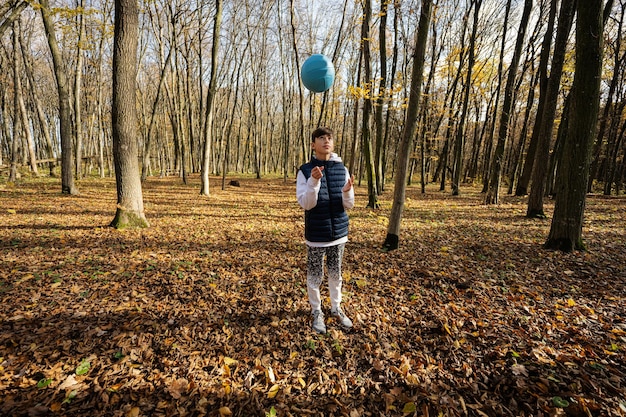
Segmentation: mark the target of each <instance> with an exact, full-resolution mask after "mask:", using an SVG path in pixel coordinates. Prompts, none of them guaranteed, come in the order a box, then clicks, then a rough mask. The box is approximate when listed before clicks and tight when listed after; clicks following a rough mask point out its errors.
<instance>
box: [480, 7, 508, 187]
mask: <svg viewBox="0 0 626 417" xmlns="http://www.w3.org/2000/svg"><path fill="white" fill-rule="evenodd" d="M510 12H511V0H507V2H506V9H505V12H504V23H503V25H502V43H501V44H500V57H499V59H498V85H497V86H496V97H495V99H494V102H493V112H492V114H493V117H492V118H491V123H490V124H489V137H488V138H487V144H486V145H485V152H484V167H483V192H487V191H488V189H489V180H490V175H489V171H490V164H491V151H492V147H493V136H494V133H495V130H496V120H497V118H496V115H497V114H498V107H499V106H500V93H501V91H502V77H503V73H504V51H505V47H506V37H507V36H506V35H507V32H508V27H509V15H510Z"/></svg>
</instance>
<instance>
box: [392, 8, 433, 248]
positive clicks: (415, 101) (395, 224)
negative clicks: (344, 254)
mask: <svg viewBox="0 0 626 417" xmlns="http://www.w3.org/2000/svg"><path fill="white" fill-rule="evenodd" d="M431 15H432V0H423V1H422V10H421V15H420V21H419V25H418V29H417V32H416V34H415V53H414V56H413V69H412V73H411V90H410V94H409V104H408V108H407V112H406V116H405V123H404V128H403V129H402V141H401V143H400V152H399V155H398V168H397V172H396V178H395V188H394V193H393V205H392V207H391V213H390V215H389V225H388V226H387V237H386V238H385V242H384V243H383V250H384V251H391V250H394V249H397V248H398V245H399V241H400V223H401V220H402V212H403V211H404V200H405V193H406V175H407V168H408V167H409V156H410V155H409V152H410V150H411V142H412V140H413V137H414V136H415V129H416V123H417V115H418V114H419V104H420V100H421V95H422V80H423V78H424V58H425V55H426V45H427V43H428V29H429V26H430V17H431Z"/></svg>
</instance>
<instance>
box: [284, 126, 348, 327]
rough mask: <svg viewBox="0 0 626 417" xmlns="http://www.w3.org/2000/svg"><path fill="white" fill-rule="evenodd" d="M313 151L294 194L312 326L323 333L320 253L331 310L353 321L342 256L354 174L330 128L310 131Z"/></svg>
mask: <svg viewBox="0 0 626 417" xmlns="http://www.w3.org/2000/svg"><path fill="white" fill-rule="evenodd" d="M311 147H312V149H313V157H312V158H311V161H310V162H308V163H306V164H304V165H302V166H301V167H300V169H299V171H298V177H297V185H296V196H297V198H298V203H299V204H300V206H301V207H302V208H303V209H304V237H305V239H306V245H307V251H308V252H307V277H306V281H307V293H308V296H309V303H310V305H311V311H312V315H313V324H312V327H313V330H315V331H316V332H318V333H326V324H325V323H324V313H323V312H322V300H321V296H320V285H321V284H322V281H323V279H324V255H326V267H327V269H328V290H329V292H330V303H331V310H330V312H331V315H333V316H334V317H335V318H336V319H337V320H338V322H339V324H340V325H341V326H342V327H344V328H346V329H349V328H351V327H352V321H351V320H350V319H349V318H348V317H347V316H346V315H345V313H344V312H343V310H342V309H341V283H342V277H341V262H342V258H343V251H344V247H345V245H346V242H347V241H348V214H347V213H346V210H347V209H351V208H352V207H354V188H353V184H354V177H351V176H350V173H349V172H348V169H347V168H346V167H345V166H344V165H343V163H342V162H341V158H340V157H339V156H337V154H336V153H334V152H333V150H334V138H333V131H332V130H331V129H329V128H326V127H320V128H318V129H315V130H314V131H313V133H312V134H311Z"/></svg>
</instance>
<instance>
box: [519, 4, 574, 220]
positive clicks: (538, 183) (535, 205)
mask: <svg viewBox="0 0 626 417" xmlns="http://www.w3.org/2000/svg"><path fill="white" fill-rule="evenodd" d="M575 1H576V0H563V2H562V3H561V10H560V12H559V22H558V24H557V30H556V39H555V41H554V53H553V56H552V65H551V71H550V78H549V79H548V86H547V89H546V96H545V103H544V109H543V114H542V115H541V125H540V126H539V135H538V144H537V155H536V158H535V164H534V168H533V174H532V185H531V190H530V195H529V197H528V208H527V211H526V217H531V218H532V217H537V218H545V217H546V215H545V213H544V212H543V198H544V195H545V190H546V178H547V176H548V175H547V171H548V166H549V157H550V143H551V141H552V129H553V127H554V118H555V115H556V105H557V101H558V97H559V88H560V85H561V75H562V73H563V64H564V62H565V51H566V46H567V38H568V37H569V33H570V30H571V28H572V21H573V19H574V7H575Z"/></svg>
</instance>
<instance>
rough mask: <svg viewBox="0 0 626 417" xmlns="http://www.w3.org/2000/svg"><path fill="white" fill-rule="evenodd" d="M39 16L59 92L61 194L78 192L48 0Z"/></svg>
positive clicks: (68, 115)
mask: <svg viewBox="0 0 626 417" xmlns="http://www.w3.org/2000/svg"><path fill="white" fill-rule="evenodd" d="M40 4H41V18H42V20H43V25H44V28H45V31H46V37H47V39H48V46H49V47H50V53H51V55H52V65H53V68H54V75H55V77H56V81H57V91H58V94H59V125H60V129H59V130H60V134H61V192H62V193H63V194H72V195H74V194H78V189H77V188H76V186H75V184H74V175H73V173H72V168H73V167H72V165H73V164H72V162H73V161H74V152H73V146H72V138H73V135H72V113H71V107H70V89H69V83H68V80H67V74H66V70H65V66H64V63H63V57H62V56H61V51H60V50H59V45H58V43H57V39H56V33H55V30H54V22H53V21H52V19H51V18H50V5H49V3H48V0H40Z"/></svg>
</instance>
